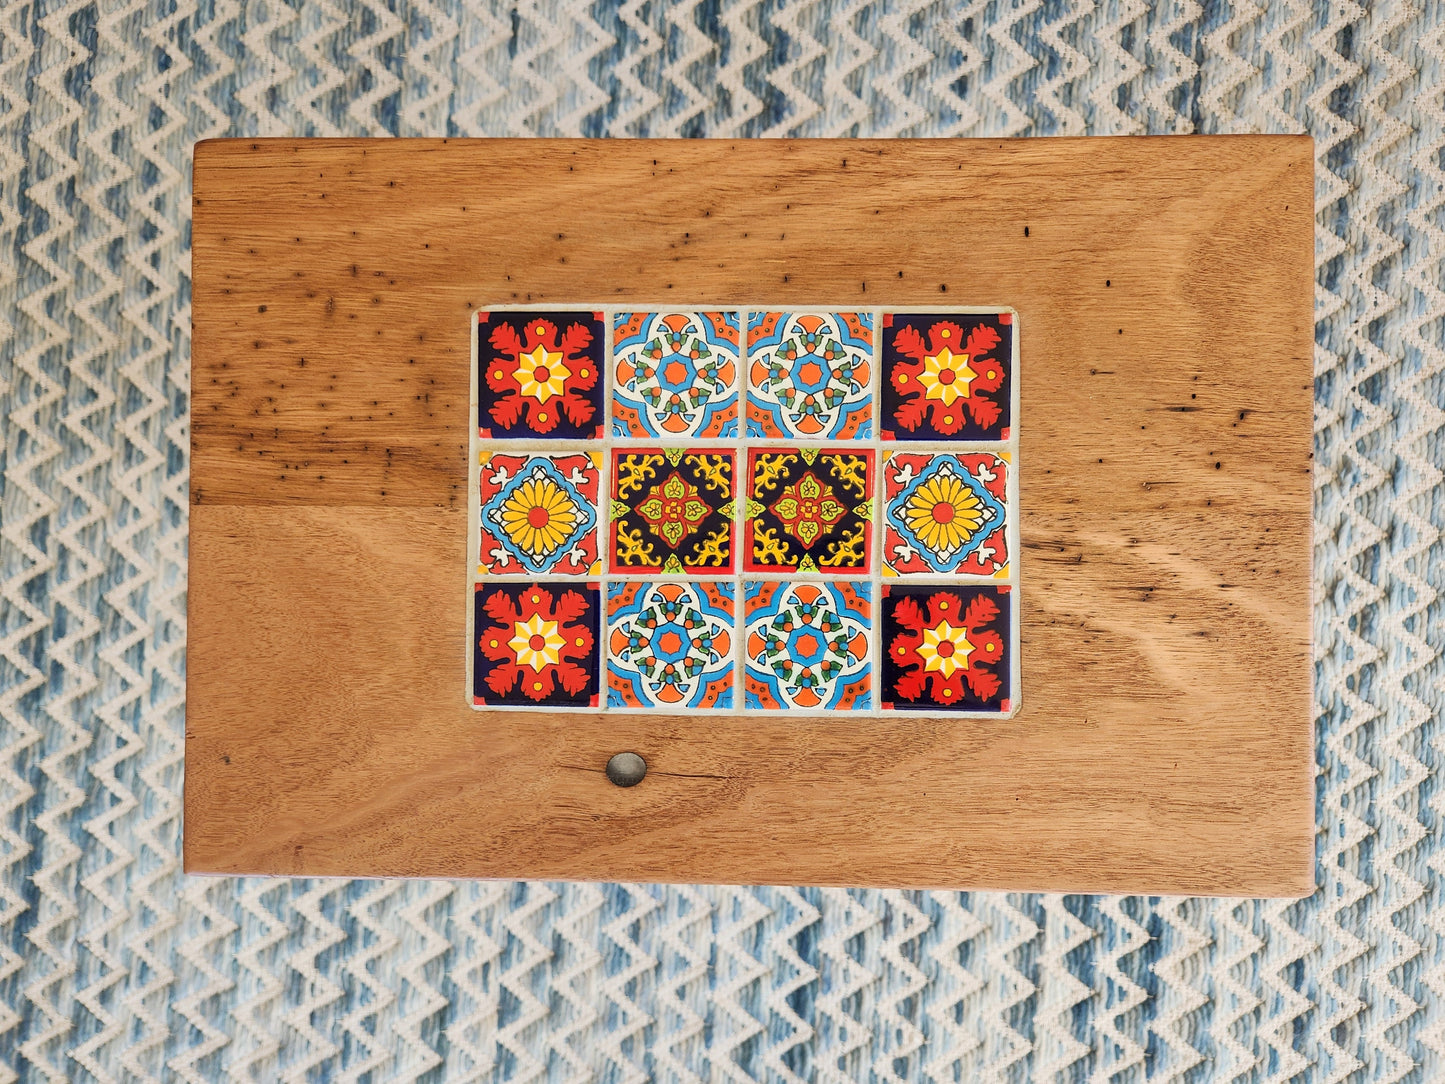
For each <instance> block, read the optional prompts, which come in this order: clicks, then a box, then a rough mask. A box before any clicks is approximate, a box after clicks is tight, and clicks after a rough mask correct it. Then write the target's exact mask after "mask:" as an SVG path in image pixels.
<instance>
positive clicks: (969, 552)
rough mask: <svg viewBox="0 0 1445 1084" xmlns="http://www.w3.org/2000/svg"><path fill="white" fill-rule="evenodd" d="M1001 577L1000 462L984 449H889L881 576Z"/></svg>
mask: <svg viewBox="0 0 1445 1084" xmlns="http://www.w3.org/2000/svg"><path fill="white" fill-rule="evenodd" d="M929 573H943V574H963V575H970V576H995V577H1003V576H1006V575H1008V461H1007V459H1006V458H1005V457H1004V456H1003V455H995V454H993V453H991V452H967V453H958V454H955V455H943V454H939V455H930V454H915V453H912V452H890V453H888V454H887V455H886V456H885V458H884V461H883V574H884V575H885V576H907V575H919V574H929Z"/></svg>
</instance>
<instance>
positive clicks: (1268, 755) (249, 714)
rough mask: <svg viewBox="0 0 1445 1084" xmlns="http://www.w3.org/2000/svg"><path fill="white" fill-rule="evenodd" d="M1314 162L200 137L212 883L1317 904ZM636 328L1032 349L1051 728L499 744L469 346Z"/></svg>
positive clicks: (197, 382) (554, 722)
mask: <svg viewBox="0 0 1445 1084" xmlns="http://www.w3.org/2000/svg"><path fill="white" fill-rule="evenodd" d="M1312 161H1313V155H1312V148H1311V143H1310V140H1309V139H1308V138H1306V137H1218V138H1205V137H1185V138H1159V139H1089V140H1072V139H1040V140H1020V141H904V142H873V141H822V140H820V141H798V142H775V141H760V142H737V143H728V142H652V141H607V142H601V141H596V142H594V141H546V140H538V141H524V140H523V141H519V140H498V141H480V140H479V141H455V140H453V141H445V140H392V141H369V140H261V141H250V140H244V141H241V140H236V141H217V142H206V143H202V144H199V145H198V146H197V147H196V152H195V219H194V235H193V244H194V313H195V331H194V338H193V376H192V388H193V402H192V465H191V472H192V473H191V479H192V481H191V487H192V488H191V542H190V546H191V549H190V554H191V571H190V613H189V636H190V640H189V658H188V664H187V673H188V698H189V712H188V718H187V726H186V804H185V862H186V868H187V870H189V871H192V872H199V871H209V872H224V873H278V874H297V875H307V876H311V875H362V874H367V875H388V876H390V875H418V876H445V877H538V878H563V879H597V880H665V881H683V882H695V881H721V882H743V883H787V884H804V883H811V884H864V885H900V886H916V887H975V888H983V887H993V888H1020V889H1022V888H1028V889H1045V890H1062V891H1076V892H1082V891H1108V892H1148V893H1192V894H1226V895H1297V894H1302V893H1306V892H1309V891H1310V890H1311V888H1312V883H1313V881H1312V875H1313V840H1314V818H1313V770H1312V763H1313V762H1312V755H1311V735H1312V727H1313V720H1312V698H1311V689H1310V680H1311V658H1310V555H1311V554H1310V529H1311V513H1310V499H1311V485H1310V452H1311V409H1312V405H1311V365H1312V363H1311V357H1312V351H1313V330H1312V295H1313V248H1314V245H1313V200H1314V182H1313V173H1312ZM613 298H615V299H618V300H619V301H627V302H637V303H646V302H662V303H669V304H674V303H675V304H679V305H683V304H687V303H701V302H707V303H711V304H739V303H744V302H757V301H759V300H763V299H766V300H769V301H774V302H776V303H778V304H809V303H811V304H820V303H821V304H832V305H848V304H855V305H858V304H867V305H889V304H897V305H926V304H929V303H930V302H931V301H933V300H934V299H937V300H939V301H940V302H943V301H946V302H947V303H949V304H953V305H969V304H989V305H991V304H998V305H1012V306H1014V307H1015V308H1017V309H1018V310H1019V313H1020V321H1019V322H1020V330H1021V336H1022V338H1021V363H1020V364H1021V369H1020V379H1021V389H1022V414H1021V417H1020V420H1019V425H1020V437H1021V444H1020V452H1019V472H1020V474H1019V477H1020V479H1021V510H1022V518H1021V537H1022V541H1023V552H1022V554H1021V557H1020V559H1021V567H1020V577H1021V587H1020V592H1021V602H1022V613H1023V625H1022V667H1023V671H1022V673H1023V696H1022V701H1023V702H1022V707H1021V709H1020V711H1019V712H1018V714H1017V715H1016V716H1015V717H1014V718H1012V719H1009V720H1002V721H986V722H979V721H972V720H970V721H962V720H957V719H948V718H941V719H918V718H898V719H881V720H876V719H865V720H859V721H857V722H856V723H855V722H847V723H840V722H838V721H837V720H822V719H801V720H784V719H778V718H771V717H757V718H753V717H748V716H741V717H739V718H737V719H728V718H710V719H708V720H706V723H705V724H703V723H700V722H699V721H698V720H697V719H691V718H689V717H687V716H677V717H660V716H648V715H637V716H628V715H615V714H608V715H607V716H605V717H602V716H595V715H590V714H582V715H578V714H556V715H550V714H541V713H512V714H500V713H490V712H489V713H477V712H474V711H472V710H471V709H470V708H469V707H468V705H467V695H466V693H467V690H466V688H465V677H464V675H465V668H466V652H467V649H468V648H467V643H466V636H465V618H466V611H465V607H466V604H467V554H466V536H467V523H466V517H467V493H466V484H467V462H466V449H467V432H468V403H469V393H468V377H469V358H468V341H469V340H468V314H469V313H470V312H471V310H473V309H475V308H478V307H483V306H490V305H498V304H526V303H538V304H544V303H548V304H551V303H565V302H575V301H579V300H606V299H613ZM624 749H631V750H636V751H637V752H639V753H641V754H643V756H644V757H646V759H647V761H648V764H649V766H650V767H649V772H648V775H647V778H646V780H645V781H644V782H643V783H642V784H641V785H640V786H637V787H634V788H632V789H620V788H617V787H614V786H612V785H611V784H610V783H608V782H607V780H606V779H605V777H604V775H603V766H604V765H605V763H606V761H607V758H608V757H609V756H611V755H612V754H613V753H614V752H617V751H619V750H624Z"/></svg>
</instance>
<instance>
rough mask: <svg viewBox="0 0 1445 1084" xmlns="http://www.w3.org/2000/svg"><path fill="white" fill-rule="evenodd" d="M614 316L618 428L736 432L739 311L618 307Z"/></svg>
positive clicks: (636, 433) (687, 433)
mask: <svg viewBox="0 0 1445 1084" xmlns="http://www.w3.org/2000/svg"><path fill="white" fill-rule="evenodd" d="M613 323H614V327H613V361H612V374H613V380H612V432H613V435H614V436H619V437H653V438H661V439H663V440H668V439H675V438H678V437H701V438H708V437H735V436H737V435H738V365H739V354H738V339H739V317H738V314H737V313H736V312H619V313H617V314H616V315H615V316H614V317H613Z"/></svg>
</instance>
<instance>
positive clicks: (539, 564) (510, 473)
mask: <svg viewBox="0 0 1445 1084" xmlns="http://www.w3.org/2000/svg"><path fill="white" fill-rule="evenodd" d="M480 462H481V475H480V483H479V489H480V498H481V509H480V516H479V520H480V524H479V525H480V536H479V537H480V540H481V541H480V545H479V547H478V550H479V552H478V554H477V571H478V573H479V574H483V575H485V574H510V575H516V574H521V575H538V574H541V573H554V574H555V573H561V574H564V575H572V576H586V575H591V574H594V573H596V572H599V571H600V570H601V561H600V560H599V558H598V555H597V534H598V530H597V498H598V493H599V490H600V489H601V465H602V453H601V452H579V453H577V454H575V455H506V454H502V453H499V452H494V453H487V452H483V453H482V454H481V456H480Z"/></svg>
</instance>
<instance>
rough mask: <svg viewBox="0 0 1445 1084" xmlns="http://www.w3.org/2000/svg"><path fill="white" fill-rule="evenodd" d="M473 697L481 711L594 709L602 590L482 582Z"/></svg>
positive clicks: (477, 596)
mask: <svg viewBox="0 0 1445 1084" xmlns="http://www.w3.org/2000/svg"><path fill="white" fill-rule="evenodd" d="M473 604H474V607H475V623H474V625H473V629H474V634H473V635H474V654H473V667H472V697H473V700H474V702H475V703H477V704H479V705H509V706H520V707H573V708H576V707H596V706H597V700H598V690H599V685H600V679H599V673H598V671H599V665H598V662H599V657H600V653H601V643H600V640H599V636H598V630H599V617H600V614H601V592H600V590H599V588H598V585H597V584H595V583H585V582H584V583H578V582H575V581H573V582H570V583H569V582H565V581H561V582H558V581H551V582H549V581H537V582H534V583H479V584H477V585H476V588H475V592H474V599H473Z"/></svg>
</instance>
